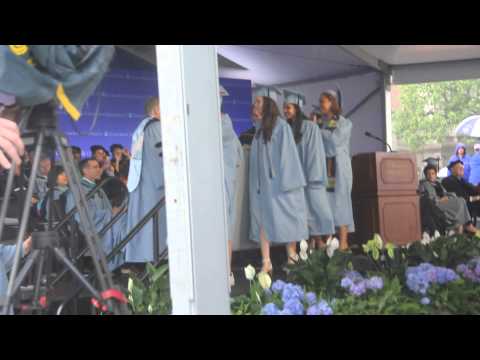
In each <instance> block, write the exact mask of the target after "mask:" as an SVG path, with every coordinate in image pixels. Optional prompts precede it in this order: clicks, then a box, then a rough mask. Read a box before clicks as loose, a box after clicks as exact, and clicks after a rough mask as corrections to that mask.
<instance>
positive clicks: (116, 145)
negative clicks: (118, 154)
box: [110, 144, 123, 153]
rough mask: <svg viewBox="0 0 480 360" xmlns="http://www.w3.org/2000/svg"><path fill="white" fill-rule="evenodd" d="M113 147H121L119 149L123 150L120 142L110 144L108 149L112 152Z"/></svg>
mask: <svg viewBox="0 0 480 360" xmlns="http://www.w3.org/2000/svg"><path fill="white" fill-rule="evenodd" d="M115 149H121V150H123V145H121V144H112V145H111V146H110V151H111V152H112V153H113V151H114V150H115Z"/></svg>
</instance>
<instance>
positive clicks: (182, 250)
mask: <svg viewBox="0 0 480 360" xmlns="http://www.w3.org/2000/svg"><path fill="white" fill-rule="evenodd" d="M156 52H157V71H158V86H159V92H160V112H161V118H162V120H161V122H162V143H163V159H164V171H165V191H166V193H165V195H166V207H167V208H166V210H167V231H168V249H169V264H170V288H171V290H170V291H171V297H172V305H173V314H185V315H187V314H229V313H230V304H229V295H228V270H227V264H228V263H227V240H226V238H227V225H226V214H225V198H224V191H225V190H224V176H223V160H222V157H223V154H222V142H221V136H222V129H221V121H220V107H219V99H218V94H219V89H218V64H217V53H216V49H215V47H214V46H211V45H208V46H190V45H157V46H156Z"/></svg>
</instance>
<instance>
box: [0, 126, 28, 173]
mask: <svg viewBox="0 0 480 360" xmlns="http://www.w3.org/2000/svg"><path fill="white" fill-rule="evenodd" d="M24 153H25V146H24V145H23V141H22V138H21V137H20V130H19V129H18V126H17V124H16V123H14V122H13V121H10V120H7V119H4V118H1V117H0V168H3V169H10V168H11V166H12V163H11V161H12V160H13V161H15V163H16V164H17V165H20V164H21V163H22V160H21V156H23V154H24Z"/></svg>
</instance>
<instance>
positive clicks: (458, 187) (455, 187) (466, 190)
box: [442, 160, 480, 223]
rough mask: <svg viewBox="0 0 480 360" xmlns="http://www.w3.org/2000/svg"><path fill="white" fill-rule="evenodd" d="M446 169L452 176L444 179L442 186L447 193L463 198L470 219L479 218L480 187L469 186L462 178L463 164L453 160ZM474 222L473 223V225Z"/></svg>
mask: <svg viewBox="0 0 480 360" xmlns="http://www.w3.org/2000/svg"><path fill="white" fill-rule="evenodd" d="M448 169H449V170H450V172H451V173H452V175H450V176H448V177H446V178H445V179H443V181H442V185H443V187H444V188H445V189H447V191H448V192H453V193H455V194H456V195H457V196H458V197H463V198H464V199H465V201H466V203H467V206H468V209H469V211H470V214H471V215H472V218H473V219H474V220H475V219H476V218H477V216H480V202H479V200H480V197H479V198H477V197H478V196H479V195H480V187H479V186H475V185H473V184H470V183H469V182H468V181H466V180H465V179H464V178H463V175H464V167H463V162H462V161H460V160H455V161H453V162H451V163H450V164H449V165H448ZM475 222H476V221H474V223H475Z"/></svg>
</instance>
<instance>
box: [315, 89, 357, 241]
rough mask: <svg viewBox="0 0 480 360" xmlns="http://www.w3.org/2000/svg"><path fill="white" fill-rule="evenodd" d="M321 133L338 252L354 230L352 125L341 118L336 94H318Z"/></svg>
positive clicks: (330, 92)
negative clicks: (351, 156)
mask: <svg viewBox="0 0 480 360" xmlns="http://www.w3.org/2000/svg"><path fill="white" fill-rule="evenodd" d="M320 111H321V114H322V118H321V121H320V124H319V125H320V128H321V129H320V131H321V132H322V136H323V142H324V144H325V152H326V156H327V172H328V176H329V178H330V181H329V185H328V189H327V190H328V197H329V200H330V206H331V208H332V213H333V220H334V222H335V226H336V227H337V228H338V233H339V238H340V250H347V249H348V233H349V232H354V231H355V225H354V222H353V210H352V182H353V178H352V160H351V158H350V138H351V135H352V122H351V121H350V120H349V119H346V118H344V117H343V116H342V115H341V113H342V109H341V107H340V104H339V94H338V92H335V91H333V90H331V91H327V92H324V93H322V94H321V95H320Z"/></svg>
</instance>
